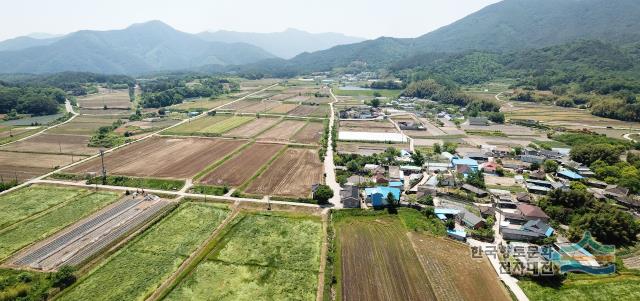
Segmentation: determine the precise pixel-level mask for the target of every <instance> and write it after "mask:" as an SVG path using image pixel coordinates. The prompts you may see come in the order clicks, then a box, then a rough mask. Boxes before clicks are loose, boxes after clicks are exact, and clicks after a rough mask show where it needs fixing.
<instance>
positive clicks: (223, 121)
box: [165, 115, 255, 136]
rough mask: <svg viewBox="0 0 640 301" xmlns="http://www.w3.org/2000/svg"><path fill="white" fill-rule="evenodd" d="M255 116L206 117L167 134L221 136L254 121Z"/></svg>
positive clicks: (173, 129)
mask: <svg viewBox="0 0 640 301" xmlns="http://www.w3.org/2000/svg"><path fill="white" fill-rule="evenodd" d="M254 119H255V117H253V116H231V115H216V116H206V117H203V118H199V119H196V120H195V121H192V122H188V123H185V124H182V125H180V126H177V127H175V128H172V129H169V130H168V131H166V132H165V134H172V135H189V136H198V135H199V136H220V135H221V134H222V133H224V132H227V131H229V130H231V129H234V128H236V127H239V126H241V125H243V124H245V123H248V122H250V121H252V120H254Z"/></svg>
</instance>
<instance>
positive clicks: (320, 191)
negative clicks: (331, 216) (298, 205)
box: [313, 185, 333, 204]
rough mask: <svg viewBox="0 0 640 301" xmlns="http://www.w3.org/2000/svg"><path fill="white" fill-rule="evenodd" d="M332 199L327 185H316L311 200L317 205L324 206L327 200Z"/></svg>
mask: <svg viewBox="0 0 640 301" xmlns="http://www.w3.org/2000/svg"><path fill="white" fill-rule="evenodd" d="M332 197H333V190H332V189H331V187H329V186H327V185H318V188H317V189H316V191H315V193H314V194H313V199H314V200H316V201H318V204H326V203H327V201H329V199H331V198H332Z"/></svg>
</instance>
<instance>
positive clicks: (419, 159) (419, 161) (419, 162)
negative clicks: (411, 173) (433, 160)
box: [411, 150, 425, 167]
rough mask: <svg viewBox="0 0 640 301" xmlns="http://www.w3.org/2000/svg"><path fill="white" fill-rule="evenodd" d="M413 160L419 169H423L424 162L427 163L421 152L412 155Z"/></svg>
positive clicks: (417, 151) (416, 151)
mask: <svg viewBox="0 0 640 301" xmlns="http://www.w3.org/2000/svg"><path fill="white" fill-rule="evenodd" d="M411 160H413V165H415V166H418V167H422V165H424V161H425V159H424V155H423V154H422V152H420V151H419V150H415V151H414V152H413V153H412V154H411Z"/></svg>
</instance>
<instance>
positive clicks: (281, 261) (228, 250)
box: [166, 214, 322, 300]
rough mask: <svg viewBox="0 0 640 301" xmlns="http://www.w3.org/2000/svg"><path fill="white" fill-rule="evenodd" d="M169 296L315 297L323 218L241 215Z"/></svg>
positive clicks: (217, 298)
mask: <svg viewBox="0 0 640 301" xmlns="http://www.w3.org/2000/svg"><path fill="white" fill-rule="evenodd" d="M229 227H231V229H230V230H229V232H228V233H226V234H225V235H224V237H223V238H222V239H221V240H220V241H219V242H218V243H217V244H216V245H215V247H214V248H213V251H212V252H211V253H210V254H209V255H208V256H207V257H206V258H205V259H204V260H203V261H202V262H200V264H199V265H198V266H197V267H196V268H195V269H194V270H193V271H191V272H189V273H188V275H186V278H184V279H183V280H182V281H181V282H180V283H179V284H178V285H177V286H176V287H175V288H174V290H173V291H171V292H170V294H169V295H168V296H167V298H166V300H314V299H315V298H316V293H317V284H318V270H319V265H320V246H321V243H322V224H321V222H320V220H319V219H316V218H312V217H287V216H277V215H263V214H243V215H240V216H239V217H238V218H237V219H236V220H235V223H234V224H233V225H232V226H229Z"/></svg>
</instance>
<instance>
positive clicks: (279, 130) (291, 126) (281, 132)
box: [256, 120, 307, 141]
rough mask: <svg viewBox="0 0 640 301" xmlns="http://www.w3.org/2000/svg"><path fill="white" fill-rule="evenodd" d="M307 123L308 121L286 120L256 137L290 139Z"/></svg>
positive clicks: (279, 139) (269, 139) (265, 139)
mask: <svg viewBox="0 0 640 301" xmlns="http://www.w3.org/2000/svg"><path fill="white" fill-rule="evenodd" d="M306 124H307V122H306V121H300V120H284V121H282V122H280V123H278V124H277V125H276V126H274V127H272V128H270V129H269V130H267V131H265V132H264V133H262V134H260V135H259V136H258V137H256V138H257V139H259V140H264V141H289V140H290V139H291V137H293V135H295V134H296V133H297V132H298V131H300V130H301V129H302V128H303V127H304V126H305V125H306Z"/></svg>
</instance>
